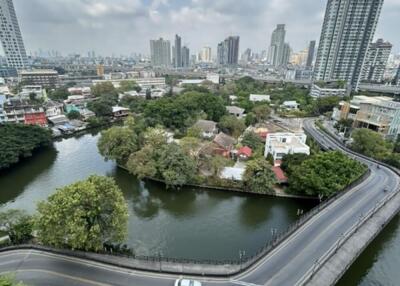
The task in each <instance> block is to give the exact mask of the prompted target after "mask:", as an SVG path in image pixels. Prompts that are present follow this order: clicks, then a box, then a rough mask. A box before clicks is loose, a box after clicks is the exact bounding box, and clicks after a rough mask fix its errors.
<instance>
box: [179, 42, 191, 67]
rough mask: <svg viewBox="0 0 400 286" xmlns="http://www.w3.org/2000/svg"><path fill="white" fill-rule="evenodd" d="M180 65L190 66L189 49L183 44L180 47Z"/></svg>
mask: <svg viewBox="0 0 400 286" xmlns="http://www.w3.org/2000/svg"><path fill="white" fill-rule="evenodd" d="M181 53H182V67H183V68H188V67H190V50H189V48H188V47H186V46H183V48H182V51H181Z"/></svg>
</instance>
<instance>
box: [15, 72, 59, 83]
mask: <svg viewBox="0 0 400 286" xmlns="http://www.w3.org/2000/svg"><path fill="white" fill-rule="evenodd" d="M19 82H21V83H24V84H29V85H41V86H42V87H53V88H54V87H56V86H58V83H59V77H58V72H57V71H56V70H51V69H34V70H23V71H21V72H20V73H19Z"/></svg>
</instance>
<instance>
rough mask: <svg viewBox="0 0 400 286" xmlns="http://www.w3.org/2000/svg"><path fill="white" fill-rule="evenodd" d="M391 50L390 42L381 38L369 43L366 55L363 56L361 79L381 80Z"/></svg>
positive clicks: (369, 80) (368, 80)
mask: <svg viewBox="0 0 400 286" xmlns="http://www.w3.org/2000/svg"><path fill="white" fill-rule="evenodd" d="M391 51H392V44H391V43H389V42H384V41H383V39H379V40H377V41H376V42H375V43H371V44H370V46H369V49H368V52H367V56H366V57H365V62H364V66H363V69H362V76H361V80H362V81H367V82H378V83H379V82H382V81H383V74H384V73H385V69H386V64H387V62H388V59H389V55H390V52H391Z"/></svg>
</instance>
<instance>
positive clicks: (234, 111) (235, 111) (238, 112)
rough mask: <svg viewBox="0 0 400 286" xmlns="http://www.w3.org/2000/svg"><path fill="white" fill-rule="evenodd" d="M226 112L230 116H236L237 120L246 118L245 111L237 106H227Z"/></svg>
mask: <svg viewBox="0 0 400 286" xmlns="http://www.w3.org/2000/svg"><path fill="white" fill-rule="evenodd" d="M226 110H227V111H228V113H229V114H230V115H232V116H235V117H237V118H243V117H244V116H245V110H244V109H243V108H240V107H237V106H227V107H226Z"/></svg>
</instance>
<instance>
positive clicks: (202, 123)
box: [194, 120, 217, 132]
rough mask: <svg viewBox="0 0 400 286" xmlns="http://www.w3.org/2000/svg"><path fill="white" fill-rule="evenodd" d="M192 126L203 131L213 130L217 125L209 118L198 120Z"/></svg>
mask: <svg viewBox="0 0 400 286" xmlns="http://www.w3.org/2000/svg"><path fill="white" fill-rule="evenodd" d="M194 126H195V127H197V128H200V129H201V130H202V131H204V132H213V131H214V130H215V128H216V127H217V123H216V122H214V121H210V120H199V121H197V122H196V124H195V125H194Z"/></svg>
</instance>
